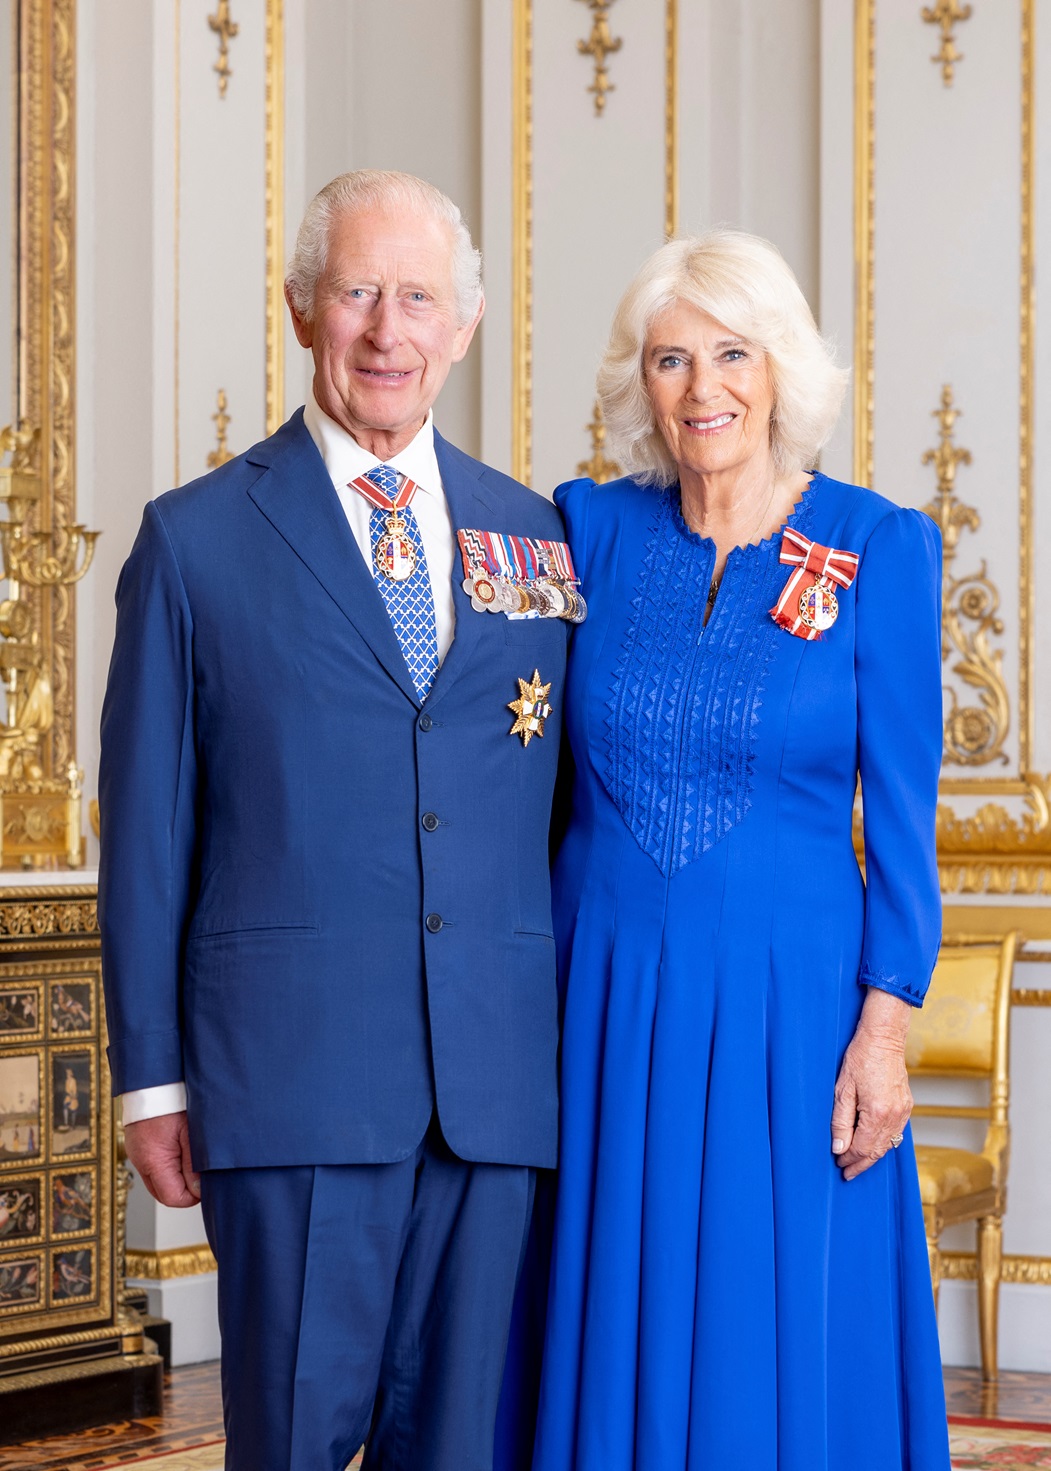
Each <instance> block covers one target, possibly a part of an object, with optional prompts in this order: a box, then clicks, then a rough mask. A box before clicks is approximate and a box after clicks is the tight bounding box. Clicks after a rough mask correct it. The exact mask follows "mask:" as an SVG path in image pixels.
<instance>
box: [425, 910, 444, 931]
mask: <svg viewBox="0 0 1051 1471" xmlns="http://www.w3.org/2000/svg"><path fill="white" fill-rule="evenodd" d="M424 924H425V925H426V926H427V928H428V929H429V930H430V932H431V934H432V935H436V934H437V933H438V931H439V930H440V929H441V927H442V917H441V915H440V914H428V916H427V918H426V919H425V920H424Z"/></svg>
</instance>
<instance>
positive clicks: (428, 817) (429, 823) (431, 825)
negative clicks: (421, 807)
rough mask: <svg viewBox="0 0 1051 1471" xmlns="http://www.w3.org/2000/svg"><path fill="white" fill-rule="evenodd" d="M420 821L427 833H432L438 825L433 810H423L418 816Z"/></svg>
mask: <svg viewBox="0 0 1051 1471" xmlns="http://www.w3.org/2000/svg"><path fill="white" fill-rule="evenodd" d="M420 821H421V822H422V823H423V825H424V827H425V828H426V830H427V831H428V832H429V833H433V832H434V830H435V828H436V827H437V826H438V819H437V817H436V816H435V815H434V813H433V812H425V813H424V814H423V816H422V817H421V818H420Z"/></svg>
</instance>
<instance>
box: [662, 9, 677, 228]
mask: <svg viewBox="0 0 1051 1471" xmlns="http://www.w3.org/2000/svg"><path fill="white" fill-rule="evenodd" d="M678 233H679V0H666V4H665V7H664V234H665V236H666V237H667V239H669V240H670V239H671V238H672V236H673V235H677V234H678Z"/></svg>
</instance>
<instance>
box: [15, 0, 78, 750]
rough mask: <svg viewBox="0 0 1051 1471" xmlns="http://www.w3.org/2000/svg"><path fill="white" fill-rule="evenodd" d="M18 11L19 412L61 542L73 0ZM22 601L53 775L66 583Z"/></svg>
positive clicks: (62, 706) (71, 355)
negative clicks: (34, 637)
mask: <svg viewBox="0 0 1051 1471" xmlns="http://www.w3.org/2000/svg"><path fill="white" fill-rule="evenodd" d="M19 17H20V20H19V32H18V34H19V57H18V71H19V102H18V138H19V142H18V148H19V159H18V171H19V179H20V182H21V188H20V190H19V196H20V197H19V206H18V214H19V220H18V238H19V255H20V266H19V283H18V324H19V344H18V359H17V361H18V418H19V421H21V420H26V421H27V422H28V423H30V424H32V425H34V426H38V427H39V429H40V443H41V446H42V455H41V472H42V476H43V486H42V494H41V496H40V498H39V501H38V503H37V505H36V508H35V510H34V511H33V513H32V516H31V521H32V529H33V530H36V531H40V532H47V533H54V539H55V543H56V545H57V547H58V549H59V550H60V551H61V550H62V548H63V545H64V540H65V537H66V535H67V533H68V531H69V529H70V528H72V527H73V525H74V523H75V521H76V494H75V485H74V445H75V421H74V391H73V385H74V381H75V378H74V374H75V366H76V362H75V352H74V336H73V329H74V324H75V321H76V301H75V259H76V234H75V226H74V201H75V152H76V150H75V130H74V123H75V66H76V0H20V9H19ZM27 600H28V601H30V602H31V604H32V607H33V616H34V626H35V627H36V628H37V629H38V630H39V637H40V644H41V648H42V649H43V665H44V671H45V673H46V676H47V678H48V681H49V683H50V686H51V694H52V700H53V706H54V721H53V723H52V725H51V728H50V730H49V732H48V733H47V736H46V738H45V740H44V743H43V748H42V764H43V768H44V773H45V775H46V776H49V777H50V776H56V777H57V776H59V775H60V774H62V773H64V772H65V770H66V768H67V766H68V764H69V761H70V759H71V757H72V754H73V743H74V732H75V728H76V708H75V687H76V679H75V673H74V669H75V657H76V656H75V650H76V617H75V601H74V593H73V590H72V588H71V587H66V586H44V587H38V588H36V589H34V590H32V591H31V592H28V593H27Z"/></svg>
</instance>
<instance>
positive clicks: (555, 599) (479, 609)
mask: <svg viewBox="0 0 1051 1471" xmlns="http://www.w3.org/2000/svg"><path fill="white" fill-rule="evenodd" d="M456 537H457V541H458V542H459V544H460V552H461V555H462V557H463V569H464V574H465V575H464V579H463V590H464V592H465V593H466V594H467V596H468V597H469V598H470V599H471V607H472V608H473V609H474V610H475V612H476V613H503V614H504V615H505V616H506V617H508V618H563V619H565V620H566V622H567V623H583V621H584V619H585V618H586V617H587V611H588V610H587V604H586V602H585V601H584V598H583V595H582V593H581V592H580V586H579V584H580V579H579V578H578V577H577V574H576V570H575V568H574V566H573V558H572V554H571V553H570V550H569V547H568V545H567V544H566V543H565V542H564V541H541V540H537V539H535V538H532V537H527V536H511V535H509V534H507V533H503V532H495V531H470V530H464V531H458V532H457V533H456Z"/></svg>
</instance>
